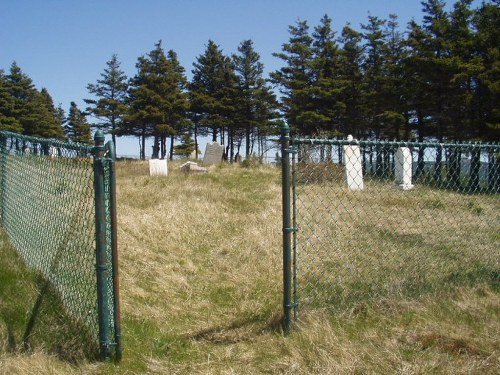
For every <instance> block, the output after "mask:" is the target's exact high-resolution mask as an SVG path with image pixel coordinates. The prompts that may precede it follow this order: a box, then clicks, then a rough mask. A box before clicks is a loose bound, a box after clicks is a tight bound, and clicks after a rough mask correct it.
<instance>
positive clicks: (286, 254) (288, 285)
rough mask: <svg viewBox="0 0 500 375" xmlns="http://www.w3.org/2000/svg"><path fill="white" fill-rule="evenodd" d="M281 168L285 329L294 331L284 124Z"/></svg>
mask: <svg viewBox="0 0 500 375" xmlns="http://www.w3.org/2000/svg"><path fill="white" fill-rule="evenodd" d="M281 167H282V189H283V192H282V198H283V311H284V319H283V329H284V331H285V333H290V332H291V330H292V318H291V314H292V309H293V306H294V305H293V303H292V254H291V253H292V251H291V236H290V235H291V233H292V231H293V228H292V225H291V215H290V128H289V127H288V125H287V124H284V125H283V127H282V128H281Z"/></svg>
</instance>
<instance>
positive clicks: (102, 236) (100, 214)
mask: <svg viewBox="0 0 500 375" xmlns="http://www.w3.org/2000/svg"><path fill="white" fill-rule="evenodd" d="M94 142H95V147H94V189H95V236H96V276H97V313H98V323H99V354H100V357H101V359H102V360H104V359H106V358H108V356H109V344H110V343H109V306H108V300H107V293H106V280H107V279H108V272H109V270H108V266H107V260H106V212H105V211H106V205H105V201H104V200H105V195H104V194H105V193H104V168H103V156H104V134H103V132H102V131H101V130H98V131H97V132H96V133H95V135H94Z"/></svg>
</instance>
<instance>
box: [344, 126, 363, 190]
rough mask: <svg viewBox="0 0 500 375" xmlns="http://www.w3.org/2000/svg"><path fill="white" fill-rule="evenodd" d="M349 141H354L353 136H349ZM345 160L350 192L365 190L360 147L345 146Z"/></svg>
mask: <svg viewBox="0 0 500 375" xmlns="http://www.w3.org/2000/svg"><path fill="white" fill-rule="evenodd" d="M347 140H348V141H352V140H353V138H352V135H349V136H348V137H347ZM344 160H345V172H346V177H347V186H348V187H349V190H363V189H364V184H363V168H362V165H361V163H362V160H361V150H360V148H359V146H357V145H349V146H344Z"/></svg>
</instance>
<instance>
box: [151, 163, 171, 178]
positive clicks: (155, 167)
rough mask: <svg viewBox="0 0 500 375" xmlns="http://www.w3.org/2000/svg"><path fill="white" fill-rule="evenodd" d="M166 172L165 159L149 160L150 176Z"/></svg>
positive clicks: (161, 174) (163, 174)
mask: <svg viewBox="0 0 500 375" xmlns="http://www.w3.org/2000/svg"><path fill="white" fill-rule="evenodd" d="M167 174H168V168H167V159H151V160H149V175H150V176H166V175H167Z"/></svg>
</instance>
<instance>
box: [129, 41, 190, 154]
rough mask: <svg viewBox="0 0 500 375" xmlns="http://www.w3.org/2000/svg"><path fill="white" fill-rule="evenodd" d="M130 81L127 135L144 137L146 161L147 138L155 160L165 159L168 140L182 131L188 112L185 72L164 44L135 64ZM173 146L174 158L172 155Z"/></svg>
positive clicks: (175, 56) (158, 45) (173, 53)
mask: <svg viewBox="0 0 500 375" xmlns="http://www.w3.org/2000/svg"><path fill="white" fill-rule="evenodd" d="M136 67H137V70H138V71H137V74H136V75H135V76H134V77H133V78H132V79H131V81H130V88H129V106H130V108H129V113H128V115H127V118H126V122H127V128H126V130H125V131H126V133H127V134H129V135H137V136H139V137H140V138H141V159H145V150H144V144H145V139H146V137H153V138H154V141H153V153H152V158H159V157H161V158H164V157H165V156H166V139H167V137H169V136H170V137H172V136H174V135H175V134H176V133H177V132H178V131H179V129H180V127H181V125H182V122H183V120H184V119H185V117H186V115H185V112H186V111H187V109H188V101H187V96H186V93H185V91H184V90H185V86H186V78H185V76H184V69H183V68H182V67H181V65H180V64H179V62H178V60H177V55H176V54H175V52H173V51H169V52H168V57H167V56H166V55H165V52H164V50H163V47H162V45H161V41H159V42H158V43H156V44H155V49H153V50H152V51H151V52H150V53H149V54H148V55H147V56H141V57H140V58H139V59H138V62H137V64H136ZM172 152H173V150H172V147H171V156H172Z"/></svg>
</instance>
